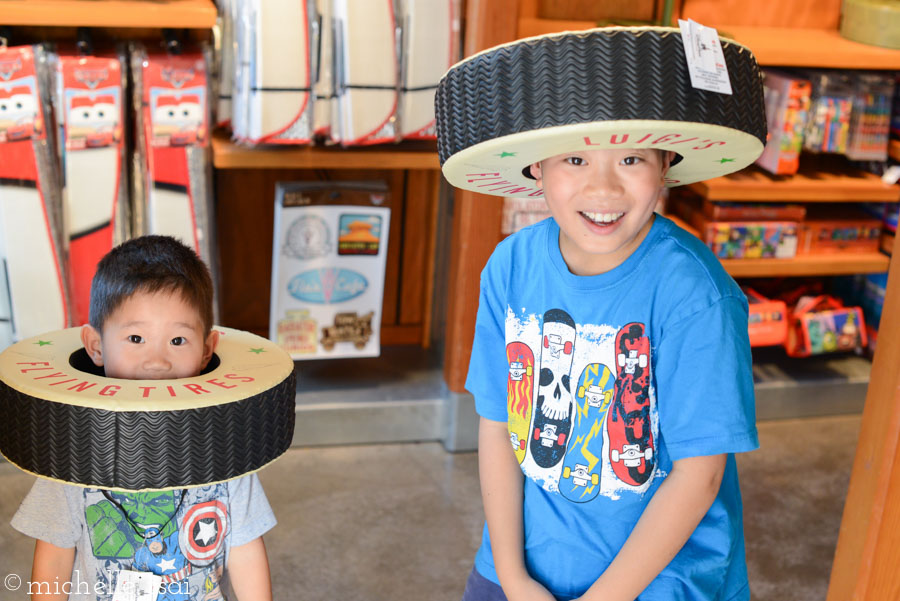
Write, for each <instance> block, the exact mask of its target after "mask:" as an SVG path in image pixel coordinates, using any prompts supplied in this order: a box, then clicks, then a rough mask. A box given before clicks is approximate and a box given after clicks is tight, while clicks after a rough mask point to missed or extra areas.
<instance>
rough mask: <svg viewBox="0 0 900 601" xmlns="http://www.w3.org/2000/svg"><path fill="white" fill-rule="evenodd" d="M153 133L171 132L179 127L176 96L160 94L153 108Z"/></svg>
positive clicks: (158, 134) (159, 134)
mask: <svg viewBox="0 0 900 601" xmlns="http://www.w3.org/2000/svg"><path fill="white" fill-rule="evenodd" d="M152 122H153V135H155V136H161V135H167V134H171V133H173V132H174V131H177V130H178V128H179V119H178V100H177V99H176V98H175V97H174V96H160V97H158V98H157V99H156V108H155V109H153V120H152Z"/></svg>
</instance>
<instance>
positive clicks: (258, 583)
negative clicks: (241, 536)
mask: <svg viewBox="0 0 900 601" xmlns="http://www.w3.org/2000/svg"><path fill="white" fill-rule="evenodd" d="M228 578H229V580H230V581H231V588H233V589H234V594H235V595H236V596H237V598H238V601H272V580H271V578H270V576H269V557H268V555H266V544H265V543H264V542H263V538H262V537H261V536H260V537H258V538H254V539H253V540H252V541H250V542H249V543H245V544H243V545H239V546H237V547H232V548H231V551H230V556H229V558H228Z"/></svg>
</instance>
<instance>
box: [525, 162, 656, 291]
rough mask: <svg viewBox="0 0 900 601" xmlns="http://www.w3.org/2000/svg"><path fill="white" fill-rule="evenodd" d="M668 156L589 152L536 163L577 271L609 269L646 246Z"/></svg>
mask: <svg viewBox="0 0 900 601" xmlns="http://www.w3.org/2000/svg"><path fill="white" fill-rule="evenodd" d="M668 157H669V155H668V154H667V155H666V158H663V153H661V152H659V151H658V150H656V149H653V148H642V149H609V150H583V151H578V152H570V153H565V154H559V155H556V156H553V157H550V158H548V159H545V160H543V161H541V162H540V163H535V164H534V165H532V166H531V173H532V175H533V176H534V178H535V179H536V180H537V185H538V187H540V188H542V189H543V190H544V198H545V199H546V200H547V205H548V207H549V208H550V212H551V213H552V215H553V218H554V219H555V220H556V223H557V224H558V225H559V229H560V234H559V249H560V251H561V252H562V256H563V259H565V261H566V264H567V265H568V266H569V270H570V271H571V272H572V273H574V274H576V275H597V274H600V273H605V272H607V271H609V270H611V269H613V268H615V267H617V266H618V265H620V264H621V263H622V262H623V261H624V260H625V259H627V258H628V257H629V256H630V255H631V253H633V252H634V251H635V249H637V247H638V246H640V243H641V242H642V241H643V239H644V237H645V236H646V235H647V232H649V231H650V226H651V225H652V224H653V219H652V217H653V210H654V208H655V207H656V202H657V198H658V196H659V191H660V188H661V187H662V185H663V177H664V175H665V172H666V170H667V169H668V166H669V160H670V159H669V158H668Z"/></svg>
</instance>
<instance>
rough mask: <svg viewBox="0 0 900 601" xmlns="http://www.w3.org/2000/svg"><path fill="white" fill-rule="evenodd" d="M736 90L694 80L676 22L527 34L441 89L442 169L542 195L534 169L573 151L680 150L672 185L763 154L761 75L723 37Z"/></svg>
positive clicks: (474, 60) (456, 69) (488, 189)
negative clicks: (697, 84)
mask: <svg viewBox="0 0 900 601" xmlns="http://www.w3.org/2000/svg"><path fill="white" fill-rule="evenodd" d="M720 42H721V47H722V51H723V54H724V56H725V62H726V66H727V69H728V74H729V76H730V79H731V87H732V90H733V94H721V93H718V92H709V91H706V90H700V89H696V88H694V87H693V86H692V85H691V80H690V75H689V72H688V67H687V61H686V59H685V53H684V46H683V43H682V37H681V32H680V30H679V29H676V28H670V27H609V28H601V29H591V30H587V31H576V32H562V33H555V34H549V35H543V36H537V37H532V38H525V39H522V40H518V41H515V42H512V43H510V44H504V45H502V46H497V47H495V48H491V49H489V50H485V51H484V52H481V53H479V54H476V55H473V56H471V57H469V58H467V59H466V60H464V61H462V62H460V63H457V64H456V65H454V66H453V67H451V68H450V70H449V71H448V72H447V73H446V74H445V75H444V77H443V78H442V79H441V81H440V83H439V85H438V89H437V92H436V94H435V113H436V116H437V134H438V156H439V159H440V162H441V167H442V170H443V173H444V176H445V177H446V178H447V180H448V181H449V182H450V183H451V184H453V185H454V186H456V187H458V188H463V189H467V190H472V191H475V192H479V193H482V194H492V195H497V196H510V197H538V196H542V195H543V192H542V191H541V190H540V189H539V188H537V187H536V186H535V183H534V180H533V178H532V177H531V175H530V173H529V172H528V167H529V166H530V165H531V164H533V163H537V162H539V161H541V160H543V159H546V158H548V157H551V156H555V155H557V154H561V153H564V152H572V151H576V150H584V149H603V148H659V149H662V150H671V151H673V152H675V153H676V155H677V156H676V159H675V161H673V164H672V166H671V168H670V169H669V172H668V174H667V179H666V185H668V186H677V185H682V184H688V183H691V182H696V181H701V180H704V179H709V178H713V177H718V176H721V175H726V174H728V173H731V172H733V171H738V170H740V169H743V168H744V167H746V166H747V165H749V164H750V163H752V162H753V161H754V160H756V158H757V157H758V156H759V155H760V154H762V151H763V147H764V146H765V142H766V115H765V105H764V101H763V88H762V78H761V74H760V71H759V67H758V65H757V63H756V59H755V58H754V57H753V54H752V53H751V52H750V50H749V49H748V48H746V47H744V46H742V45H740V44H738V43H736V42H733V41H731V40H726V39H720Z"/></svg>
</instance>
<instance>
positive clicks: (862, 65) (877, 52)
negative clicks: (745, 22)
mask: <svg viewBox="0 0 900 601" xmlns="http://www.w3.org/2000/svg"><path fill="white" fill-rule="evenodd" d="M719 35H721V36H723V37H728V38H731V39H733V40H735V41H736V42H740V43H741V44H743V45H745V46H747V47H748V48H750V49H751V50H752V51H753V54H754V56H756V60H757V62H759V64H760V65H764V66H780V67H821V68H828V69H900V50H891V49H889V48H881V47H879V46H870V45H868V44H861V43H859V42H853V41H851V40H848V39H846V38H843V37H841V34H840V33H838V32H837V31H836V30H833V29H795V28H791V27H729V26H722V27H720V28H719Z"/></svg>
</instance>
